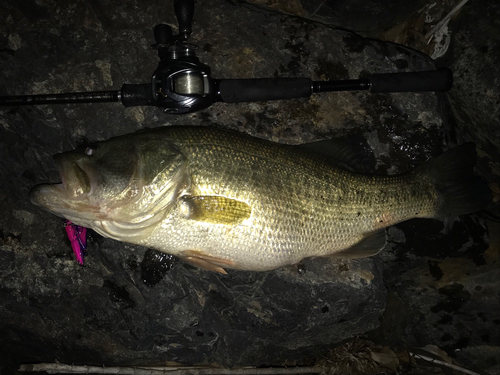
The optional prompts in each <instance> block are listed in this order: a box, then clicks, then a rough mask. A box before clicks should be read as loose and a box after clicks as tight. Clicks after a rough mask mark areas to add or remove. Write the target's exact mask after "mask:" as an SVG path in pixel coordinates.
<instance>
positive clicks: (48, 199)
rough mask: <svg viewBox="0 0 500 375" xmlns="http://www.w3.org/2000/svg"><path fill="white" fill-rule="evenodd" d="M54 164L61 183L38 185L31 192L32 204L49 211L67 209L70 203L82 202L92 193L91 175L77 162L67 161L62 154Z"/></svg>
mask: <svg viewBox="0 0 500 375" xmlns="http://www.w3.org/2000/svg"><path fill="white" fill-rule="evenodd" d="M54 162H55V164H56V167H57V169H58V171H59V176H60V177H61V182H59V183H54V184H41V185H37V186H35V187H34V188H33V189H31V191H30V201H31V203H33V204H35V205H37V206H41V207H43V208H46V209H48V210H49V211H54V210H55V209H58V208H61V207H67V206H68V203H69V202H70V201H82V200H84V199H85V198H86V197H87V196H88V194H89V193H90V191H91V182H90V178H89V174H88V173H87V172H85V170H84V169H83V168H82V167H81V166H80V165H79V163H78V162H77V161H73V160H66V159H65V158H64V156H63V155H62V154H57V155H55V156H54ZM75 203H76V202H75Z"/></svg>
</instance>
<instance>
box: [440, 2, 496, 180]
mask: <svg viewBox="0 0 500 375" xmlns="http://www.w3.org/2000/svg"><path fill="white" fill-rule="evenodd" d="M499 14H500V5H499V4H498V3H495V2H489V1H479V2H477V3H474V4H467V5H466V6H465V7H464V11H463V12H462V13H461V14H460V17H459V18H458V19H457V21H456V22H455V23H454V25H453V30H452V39H451V47H450V49H449V52H448V53H447V55H445V56H444V57H443V61H444V62H446V63H447V64H448V65H449V66H450V67H452V69H453V70H454V77H455V85H454V88H453V89H452V90H451V91H450V93H449V98H450V102H451V108H452V110H453V114H454V119H455V121H456V125H454V127H453V129H452V132H451V134H452V135H453V136H454V137H456V139H458V140H459V141H469V142H474V143H476V144H477V145H478V146H479V147H480V148H481V150H482V153H481V155H480V156H481V157H482V160H481V164H480V170H481V173H482V174H483V175H484V176H486V178H488V180H490V181H492V182H494V183H496V184H497V186H498V184H499V183H500V162H499V160H500V112H499V111H500V89H499V79H500V78H499V77H500V68H499V62H500V49H499V48H498V46H499V42H500V31H499V30H500V29H499V27H500V23H499V20H498V15H499ZM479 61H480V62H481V63H480V64H478V62H479Z"/></svg>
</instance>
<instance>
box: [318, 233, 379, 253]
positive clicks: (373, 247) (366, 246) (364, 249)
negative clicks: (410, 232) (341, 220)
mask: <svg viewBox="0 0 500 375" xmlns="http://www.w3.org/2000/svg"><path fill="white" fill-rule="evenodd" d="M386 243H387V235H386V233H385V229H381V230H377V231H375V232H370V233H367V234H366V235H365V236H364V237H363V238H362V239H361V241H359V242H357V243H356V244H354V245H352V246H351V247H349V248H347V249H345V250H341V251H338V252H335V253H332V254H328V255H326V257H329V258H335V259H358V258H367V257H371V256H373V255H376V254H378V253H379V252H380V251H382V249H383V248H384V247H385V245H386Z"/></svg>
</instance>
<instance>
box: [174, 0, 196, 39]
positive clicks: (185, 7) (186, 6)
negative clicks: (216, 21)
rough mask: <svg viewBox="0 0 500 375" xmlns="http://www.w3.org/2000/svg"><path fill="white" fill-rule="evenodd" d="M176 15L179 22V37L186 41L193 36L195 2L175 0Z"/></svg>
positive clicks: (192, 0) (191, 0)
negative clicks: (192, 25)
mask: <svg viewBox="0 0 500 375" xmlns="http://www.w3.org/2000/svg"><path fill="white" fill-rule="evenodd" d="M174 10H175V15H176V17H177V21H178V22H179V36H180V39H181V41H185V40H187V39H188V38H189V36H190V35H191V31H192V28H191V24H192V22H193V15H194V0H175V2H174Z"/></svg>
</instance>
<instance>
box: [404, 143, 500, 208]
mask: <svg viewBox="0 0 500 375" xmlns="http://www.w3.org/2000/svg"><path fill="white" fill-rule="evenodd" d="M476 161H477V152H476V146H475V145H474V144H473V143H466V144H464V145H461V146H458V147H455V148H453V149H451V150H449V151H447V152H445V153H444V154H442V155H440V156H438V157H436V158H434V159H431V160H429V161H428V162H426V163H425V164H423V165H421V166H420V167H418V168H417V169H416V170H415V172H414V173H419V174H423V175H424V176H427V177H428V178H430V181H431V183H433V185H434V187H435V189H436V191H437V193H438V201H437V208H436V215H435V217H447V216H458V215H464V214H469V213H473V212H477V211H480V210H482V209H484V208H486V207H487V206H488V204H490V203H491V202H492V199H493V196H492V192H491V190H490V189H489V187H488V185H487V184H486V183H485V182H484V181H483V180H482V179H481V178H479V177H478V176H476V175H475V174H474V167H475V166H476Z"/></svg>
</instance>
